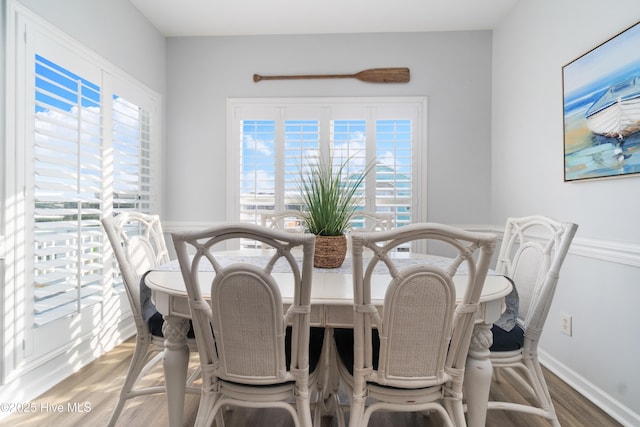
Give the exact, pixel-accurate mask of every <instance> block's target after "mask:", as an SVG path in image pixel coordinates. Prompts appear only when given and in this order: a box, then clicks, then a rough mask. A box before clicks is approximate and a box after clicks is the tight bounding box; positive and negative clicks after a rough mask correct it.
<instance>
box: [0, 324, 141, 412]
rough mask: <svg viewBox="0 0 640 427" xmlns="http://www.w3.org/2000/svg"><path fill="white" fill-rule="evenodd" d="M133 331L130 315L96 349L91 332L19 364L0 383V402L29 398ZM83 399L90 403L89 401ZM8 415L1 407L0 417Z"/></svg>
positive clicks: (74, 370)
mask: <svg viewBox="0 0 640 427" xmlns="http://www.w3.org/2000/svg"><path fill="white" fill-rule="evenodd" d="M135 333H136V328H135V324H134V323H133V320H132V319H131V318H130V317H129V318H127V320H126V321H125V322H121V323H120V325H119V326H118V335H119V339H118V340H114V339H113V335H112V334H111V335H110V336H111V337H110V338H109V339H106V338H105V340H104V342H102V343H99V344H97V345H99V346H100V348H99V349H96V348H95V347H96V341H95V340H94V339H92V337H91V336H88V337H87V338H86V339H82V340H80V341H79V342H75V343H74V344H73V345H70V346H69V347H68V348H67V349H66V350H65V351H61V352H59V353H58V354H57V355H56V356H54V357H51V358H49V359H47V360H46V361H34V362H33V363H32V364H31V366H24V367H22V368H18V371H17V372H15V373H14V375H13V376H12V378H11V380H9V381H8V382H7V383H6V384H4V385H2V387H0V402H1V403H4V404H8V405H11V404H27V403H29V402H32V401H33V400H35V399H36V398H37V397H38V396H40V395H42V394H43V393H45V392H46V391H48V390H49V389H51V388H52V387H53V386H55V385H56V384H58V383H59V382H61V381H62V380H64V379H65V378H67V377H69V376H70V375H72V374H74V373H76V372H78V371H79V370H80V369H81V368H83V367H84V366H86V365H87V364H89V363H91V362H93V361H94V360H96V359H97V358H98V357H99V356H101V355H102V354H104V353H105V352H107V351H109V350H111V349H112V348H114V347H115V346H117V345H119V344H121V343H122V342H124V341H125V340H126V339H128V338H130V337H131V336H133V335H135ZM71 354H73V358H71V357H69V355H71ZM71 362H72V363H71ZM45 403H49V404H52V405H53V404H62V405H64V408H67V404H70V405H74V404H79V405H80V406H79V407H83V406H82V404H84V403H85V402H66V401H61V402H57V401H56V402H45ZM86 403H88V404H91V402H86ZM9 415H11V411H4V410H3V411H0V419H2V418H5V417H7V416H9Z"/></svg>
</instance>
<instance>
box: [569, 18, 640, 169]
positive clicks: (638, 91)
mask: <svg viewBox="0 0 640 427" xmlns="http://www.w3.org/2000/svg"><path fill="white" fill-rule="evenodd" d="M638 46H640V22H638V23H636V24H635V25H634V26H632V27H629V28H627V29H626V30H624V31H623V32H621V33H619V34H618V35H616V36H614V37H612V38H611V39H609V40H607V41H606V42H604V43H602V44H601V45H599V46H597V47H595V48H594V49H592V50H590V51H589V52H587V53H585V54H584V55H582V56H580V57H579V58H577V59H575V60H573V61H571V62H570V63H569V64H567V65H565V66H564V67H562V86H563V92H564V93H563V95H564V180H565V181H579V180H585V179H590V178H608V177H620V176H629V175H636V176H640V50H639V49H638Z"/></svg>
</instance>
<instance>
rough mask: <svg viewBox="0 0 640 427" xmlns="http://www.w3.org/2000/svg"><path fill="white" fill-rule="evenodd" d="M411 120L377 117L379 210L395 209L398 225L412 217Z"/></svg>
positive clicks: (393, 213)
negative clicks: (381, 118) (379, 118)
mask: <svg viewBox="0 0 640 427" xmlns="http://www.w3.org/2000/svg"><path fill="white" fill-rule="evenodd" d="M411 139H412V133H411V121H410V120H378V121H376V158H377V159H378V160H379V162H378V164H377V166H376V191H375V200H376V201H375V204H376V209H377V211H378V212H385V213H391V214H392V215H393V217H394V221H395V225H396V226H402V225H405V224H409V223H411V221H412V216H411V213H412V212H411V211H412V206H411V205H412V198H413V182H412V177H413V167H414V160H413V159H414V158H415V156H414V153H413V150H412V144H411Z"/></svg>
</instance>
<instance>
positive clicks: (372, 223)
mask: <svg viewBox="0 0 640 427" xmlns="http://www.w3.org/2000/svg"><path fill="white" fill-rule="evenodd" d="M351 222H352V224H357V227H353V228H352V231H385V230H391V229H392V228H393V215H392V214H389V213H379V212H369V211H356V212H355V213H354V214H353V216H352V217H351Z"/></svg>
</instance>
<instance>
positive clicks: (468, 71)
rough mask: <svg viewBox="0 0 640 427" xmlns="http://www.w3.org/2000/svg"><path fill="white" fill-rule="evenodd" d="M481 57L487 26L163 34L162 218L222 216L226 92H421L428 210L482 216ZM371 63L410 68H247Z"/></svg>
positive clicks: (452, 218)
mask: <svg viewBox="0 0 640 427" xmlns="http://www.w3.org/2000/svg"><path fill="white" fill-rule="evenodd" d="M490 61H491V32H489V31H477V32H441V33H412V34H366V35H365V34H349V35H315V36H268V37H264V36H263V37H205V38H170V39H168V41H167V98H166V110H167V123H166V128H167V135H166V136H167V151H166V153H165V158H166V159H167V162H166V175H165V182H166V185H167V187H166V188H167V191H166V193H165V195H164V201H165V212H164V213H165V219H166V220H167V221H186V222H198V223H201V222H214V221H222V220H225V215H226V208H225V200H226V198H225V188H226V185H225V179H226V168H225V159H226V155H225V153H226V129H225V127H226V99H227V98H229V97H296V96H309V97H321V96H405V95H409V96H412V95H426V96H427V97H428V116H429V118H428V156H429V160H428V165H427V168H428V183H427V185H428V202H427V205H428V207H427V209H428V219H429V220H431V221H441V222H447V223H477V222H479V223H487V222H488V221H489V203H490V200H489V191H490V183H489V179H490V168H489V162H490V107H491V63H490ZM373 67H409V68H410V70H411V81H410V82H409V83H408V84H374V83H363V82H360V81H357V80H355V79H341V80H298V81H292V80H286V81H263V82H259V83H254V82H253V80H252V76H253V74H254V73H259V74H265V75H268V74H340V73H353V72H357V71H360V70H363V69H366V68H373ZM466 206H473V209H464V208H463V207H466Z"/></svg>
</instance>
